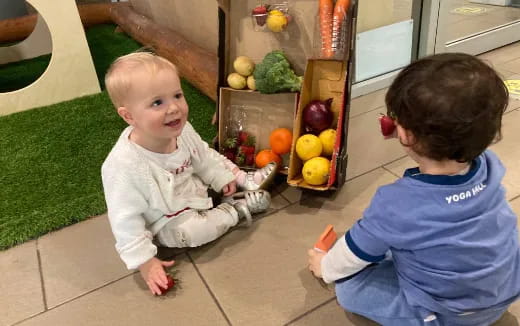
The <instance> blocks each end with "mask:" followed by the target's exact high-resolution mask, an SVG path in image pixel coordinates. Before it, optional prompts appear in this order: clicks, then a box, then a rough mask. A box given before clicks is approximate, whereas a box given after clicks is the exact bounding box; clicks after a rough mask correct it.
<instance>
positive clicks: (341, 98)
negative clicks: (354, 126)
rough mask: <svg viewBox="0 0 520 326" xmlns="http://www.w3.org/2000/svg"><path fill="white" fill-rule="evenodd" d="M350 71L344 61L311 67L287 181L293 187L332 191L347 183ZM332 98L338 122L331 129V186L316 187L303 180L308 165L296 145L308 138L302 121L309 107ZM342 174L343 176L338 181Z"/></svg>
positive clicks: (312, 63)
mask: <svg viewBox="0 0 520 326" xmlns="http://www.w3.org/2000/svg"><path fill="white" fill-rule="evenodd" d="M347 71H348V66H347V62H343V61H331V60H312V59H311V60H309V62H308V64H307V69H306V70H305V77H304V82H303V87H302V90H301V96H300V101H299V104H298V111H297V115H296V119H295V122H294V128H293V144H292V147H291V156H290V158H291V160H290V164H289V175H288V177H287V183H289V185H291V186H296V187H302V188H308V189H313V190H328V189H331V188H336V187H337V186H340V185H341V184H343V182H344V180H345V178H344V171H345V170H346V163H347V162H346V136H347V134H346V133H347V130H346V129H345V128H343V127H344V126H345V125H346V124H347V121H346V116H348V113H347V109H348V107H349V103H348V102H349V97H348V92H347V91H346V90H348V82H347V76H348V73H347ZM329 98H332V99H333V100H332V104H331V111H332V112H333V113H334V119H333V122H332V126H331V128H333V129H336V143H335V145H334V152H333V154H332V157H331V158H330V160H331V167H330V173H329V179H328V182H327V183H326V184H324V185H321V186H313V185H310V184H308V183H306V182H305V180H303V177H302V174H301V171H302V168H303V163H304V162H302V160H301V159H300V158H299V157H298V155H297V154H296V141H297V139H298V137H300V136H301V135H303V134H305V130H304V123H303V117H302V116H303V114H302V112H303V109H304V108H305V106H306V105H307V104H308V103H309V102H311V101H312V100H321V101H325V100H327V99H329ZM338 170H340V172H339V173H340V174H341V173H343V175H339V177H338Z"/></svg>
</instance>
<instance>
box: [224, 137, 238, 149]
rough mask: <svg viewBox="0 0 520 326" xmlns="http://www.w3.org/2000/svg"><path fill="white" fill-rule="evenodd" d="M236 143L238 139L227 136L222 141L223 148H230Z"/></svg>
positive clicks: (235, 146) (235, 145) (234, 146)
mask: <svg viewBox="0 0 520 326" xmlns="http://www.w3.org/2000/svg"><path fill="white" fill-rule="evenodd" d="M237 145H238V139H236V138H234V137H232V138H228V139H226V140H225V141H224V144H223V146H224V148H226V149H232V148H237Z"/></svg>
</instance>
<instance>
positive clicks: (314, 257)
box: [307, 249, 326, 278]
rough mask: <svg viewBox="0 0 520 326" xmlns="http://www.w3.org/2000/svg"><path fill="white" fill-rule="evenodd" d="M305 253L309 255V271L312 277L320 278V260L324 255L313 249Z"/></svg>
mask: <svg viewBox="0 0 520 326" xmlns="http://www.w3.org/2000/svg"><path fill="white" fill-rule="evenodd" d="M307 253H308V254H309V270H310V271H311V272H312V274H314V276H316V277H320V278H321V260H322V259H323V257H325V255H326V253H325V252H319V251H317V250H314V249H309V251H308V252H307Z"/></svg>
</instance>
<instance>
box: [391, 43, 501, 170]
mask: <svg viewBox="0 0 520 326" xmlns="http://www.w3.org/2000/svg"><path fill="white" fill-rule="evenodd" d="M508 96H509V94H508V91H507V88H506V86H505V85H504V82H503V81H502V79H501V78H500V77H499V76H498V75H497V73H496V72H495V71H494V70H493V68H491V67H490V66H488V65H487V64H486V63H484V62H483V61H481V60H479V59H478V58H476V57H474V56H471V55H468V54H463V53H443V54H438V55H433V56H430V57H426V58H423V59H421V60H418V61H416V62H414V63H412V64H410V65H409V66H407V67H406V68H404V69H403V71H401V72H400V73H399V75H398V76H397V78H396V79H395V81H394V82H393V83H392V85H391V86H390V89H389V90H388V92H387V94H386V99H385V101H386V106H387V110H388V115H390V116H391V117H393V118H395V119H397V122H398V123H399V124H400V125H401V126H402V127H403V128H404V129H406V130H408V131H410V132H411V133H412V134H413V136H414V138H415V143H414V144H411V145H409V146H411V148H412V150H413V151H414V152H416V153H417V154H419V155H421V156H425V157H428V158H431V159H434V160H438V161H441V160H446V159H449V160H456V161H458V162H469V161H472V160H473V159H475V158H476V157H477V156H478V155H480V154H481V153H482V152H483V151H484V150H485V149H486V148H487V147H488V146H489V145H490V144H492V143H493V142H496V141H499V140H500V139H501V138H502V133H501V127H502V115H503V113H504V111H505V109H506V107H507V104H508Z"/></svg>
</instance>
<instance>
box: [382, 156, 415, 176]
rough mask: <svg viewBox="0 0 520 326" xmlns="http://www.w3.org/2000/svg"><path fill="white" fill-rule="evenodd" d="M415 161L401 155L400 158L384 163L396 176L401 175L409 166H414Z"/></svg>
mask: <svg viewBox="0 0 520 326" xmlns="http://www.w3.org/2000/svg"><path fill="white" fill-rule="evenodd" d="M416 166H417V163H415V161H414V160H412V159H411V158H410V157H409V156H406V157H403V158H402V159H400V160H397V161H395V162H392V163H390V164H388V165H385V169H387V170H389V171H390V172H392V173H393V174H395V175H396V176H398V177H402V176H403V174H404V171H405V170H406V169H409V168H413V167H416Z"/></svg>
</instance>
